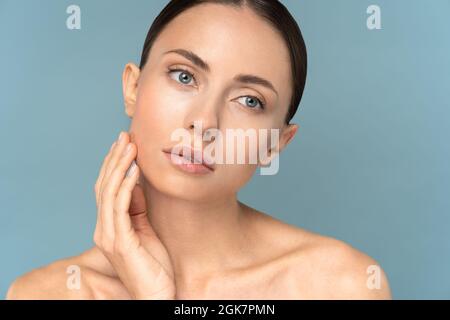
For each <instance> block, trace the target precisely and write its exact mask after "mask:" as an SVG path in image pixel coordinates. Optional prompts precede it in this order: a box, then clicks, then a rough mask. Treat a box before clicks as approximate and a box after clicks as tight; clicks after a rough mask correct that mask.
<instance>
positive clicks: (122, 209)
mask: <svg viewBox="0 0 450 320" xmlns="http://www.w3.org/2000/svg"><path fill="white" fill-rule="evenodd" d="M138 179H139V168H138V166H137V164H136V162H135V161H133V162H132V164H131V165H130V167H129V168H128V170H127V172H126V175H125V179H124V180H123V182H122V184H121V185H120V189H119V192H118V194H117V197H116V203H115V210H114V211H115V213H114V214H115V217H114V227H115V229H116V232H117V235H118V236H117V237H118V238H121V237H124V236H125V235H126V234H128V233H129V232H133V226H132V222H131V217H130V215H129V214H128V209H129V208H130V206H131V198H132V191H133V189H134V187H135V186H136V183H137V181H138Z"/></svg>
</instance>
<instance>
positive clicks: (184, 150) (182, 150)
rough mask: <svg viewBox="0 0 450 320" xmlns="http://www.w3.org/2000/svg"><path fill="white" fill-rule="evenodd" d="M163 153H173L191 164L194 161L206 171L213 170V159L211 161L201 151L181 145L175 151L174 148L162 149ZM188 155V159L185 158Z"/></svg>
mask: <svg viewBox="0 0 450 320" xmlns="http://www.w3.org/2000/svg"><path fill="white" fill-rule="evenodd" d="M163 151H164V152H166V153H174V154H177V155H179V156H183V157H184V158H185V159H188V160H190V161H191V162H194V161H195V163H198V164H203V165H204V166H205V167H207V168H208V169H210V170H212V171H214V168H215V162H214V159H212V158H211V157H209V156H208V155H207V154H205V152H202V150H199V149H194V148H192V147H191V146H189V145H182V146H178V147H177V150H175V149H174V147H170V148H165V149H163ZM176 151H179V152H176ZM189 153H190V154H191V157H190V159H189V158H188V156H187V155H188V154H189ZM205 161H206V162H205Z"/></svg>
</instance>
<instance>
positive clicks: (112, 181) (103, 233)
mask: <svg viewBox="0 0 450 320" xmlns="http://www.w3.org/2000/svg"><path fill="white" fill-rule="evenodd" d="M242 75H244V76H242ZM249 75H250V76H249ZM305 79H306V49H305V46H304V43H303V39H302V36H301V33H300V30H299V29H298V26H297V24H296V23H295V20H294V19H293V18H292V16H291V15H290V14H289V12H288V11H287V10H286V8H285V7H284V6H283V5H282V4H281V3H280V2H278V1H273V0H252V1H171V2H170V3H169V4H168V5H167V6H166V7H165V8H164V9H163V11H162V12H161V13H160V15H159V16H158V17H157V18H156V20H155V21H154V23H153V25H152V27H151V28H150V30H149V33H148V35H147V38H146V41H145V44H144V49H143V53H142V57H141V64H140V66H139V67H137V66H136V65H134V64H132V63H128V64H127V65H126V66H125V70H124V72H123V79H122V80H123V94H124V100H125V111H126V114H127V115H128V116H129V117H130V118H131V119H132V121H131V125H130V129H129V132H122V133H121V135H120V138H119V139H118V141H117V142H115V143H114V144H113V146H112V147H111V150H110V151H109V153H108V154H107V156H106V157H105V160H104V162H103V164H102V167H101V169H100V174H99V176H98V179H97V182H96V184H95V193H96V199H97V208H98V215H97V225H96V229H95V234H94V242H95V246H93V248H91V249H89V250H87V251H86V252H84V253H82V254H80V255H79V256H75V257H70V258H67V259H62V260H59V261H56V262H54V263H52V264H50V265H48V266H45V267H42V268H39V269H36V270H33V271H32V272H30V273H28V274H25V275H24V276H22V277H20V278H18V279H17V280H16V281H15V282H14V283H13V284H12V285H11V287H10V289H9V291H8V295H7V298H10V299H22V298H31V299H33V298H37V299H385V298H390V290H389V285H388V282H387V279H386V276H385V274H384V272H383V271H382V269H381V268H379V266H378V265H377V263H376V262H375V261H374V260H373V259H372V258H370V257H369V256H367V255H365V254H364V253H362V252H359V251H357V250H356V249H354V248H352V247H351V246H350V245H348V244H345V243H343V242H342V241H339V240H336V239H332V238H329V237H326V236H322V235H319V234H315V233H312V232H309V231H306V230H303V229H301V228H298V227H295V226H292V225H289V224H286V223H283V222H281V221H279V220H277V219H275V218H272V217H271V216H270V215H268V214H266V213H263V212H259V211H257V210H256V209H253V208H251V207H249V206H246V205H245V204H243V203H241V202H240V201H238V200H237V197H236V195H237V191H238V190H239V189H240V188H241V187H242V186H243V185H244V184H245V183H246V182H247V181H248V180H249V179H250V178H251V176H252V175H253V173H254V171H255V170H256V169H257V167H258V166H262V164H263V163H262V161H260V162H258V163H257V164H254V163H248V162H245V163H244V164H241V163H238V164H236V163H231V164H229V163H226V164H223V163H213V162H211V163H209V162H207V161H205V154H204V153H201V154H200V156H203V160H202V159H200V162H201V161H203V163H195V162H194V161H192V160H194V158H195V159H196V158H197V156H198V154H197V155H196V154H195V152H197V151H198V150H197V149H198V148H197V147H192V145H191V144H189V145H187V146H186V145H185V147H187V149H183V151H180V152H179V151H176V152H173V150H175V149H174V147H175V143H174V140H173V139H171V137H172V134H173V132H174V131H175V130H177V129H180V128H181V129H184V130H185V131H186V132H188V133H189V135H190V138H192V141H193V142H192V143H193V144H195V145H197V146H198V143H200V146H201V150H203V149H204V148H205V147H206V146H207V145H209V144H211V143H213V142H208V139H206V142H205V139H204V135H203V134H204V133H206V132H207V131H208V130H210V129H211V130H212V129H217V130H218V131H219V132H220V133H221V132H224V131H225V129H243V130H247V129H255V130H261V129H278V130H279V131H278V132H279V139H278V141H277V144H275V148H268V150H267V152H268V154H269V157H270V158H269V159H274V156H275V157H276V155H277V154H278V153H279V152H281V151H282V150H283V149H284V148H285V147H286V146H287V144H288V143H289V142H290V141H291V140H292V138H293V137H294V135H295V133H296V131H297V129H298V126H297V125H295V124H290V123H289V121H290V120H291V119H292V117H293V115H294V114H295V111H296V109H297V106H298V104H299V102H300V98H301V96H302V92H303V88H304V85H305ZM198 123H200V124H201V127H202V128H201V129H200V132H199V131H198V128H197V127H196V124H198ZM196 130H197V131H196ZM214 139H215V138H214ZM209 141H211V140H209ZM226 142H229V141H226ZM271 146H272V144H271ZM190 148H192V149H190ZM258 151H260V150H258ZM176 154H178V155H179V157H177V156H176ZM187 155H189V156H190V155H192V156H193V158H191V159H190V161H188V162H189V163H186V161H187V160H186V159H185V158H187V159H188V160H189V157H187ZM249 155H250V152H247V153H246V154H245V158H246V160H248V158H249ZM183 159H184V160H183ZM260 160H261V159H260ZM181 162H182V163H181ZM74 267H75V269H76V270H77V272H78V276H79V283H78V285H77V286H75V287H74V286H71V285H70V281H69V278H70V276H69V275H68V273H67V271H68V270H69V269H70V268H72V269H73V268H74ZM373 267H375V269H376V268H378V271H379V272H378V277H379V279H378V283H379V285H378V286H377V287H375V288H374V287H373V286H370V285H369V284H368V283H369V281H368V279H369V276H370V275H368V273H367V270H369V268H373ZM375 275H377V274H375Z"/></svg>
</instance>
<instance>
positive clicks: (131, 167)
mask: <svg viewBox="0 0 450 320" xmlns="http://www.w3.org/2000/svg"><path fill="white" fill-rule="evenodd" d="M135 170H136V161H134V160H133V161H132V162H131V165H130V167H129V168H128V170H127V173H126V176H127V177H130V176H131V175H132V174H133V173H134V171H135Z"/></svg>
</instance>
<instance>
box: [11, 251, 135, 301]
mask: <svg viewBox="0 0 450 320" xmlns="http://www.w3.org/2000/svg"><path fill="white" fill-rule="evenodd" d="M104 263H105V262H104V261H102V258H101V257H100V256H99V254H98V252H96V250H94V249H90V250H87V251H85V252H83V253H82V254H80V255H78V256H73V257H68V258H65V259H61V260H57V261H55V262H52V263H50V264H48V265H46V266H42V267H39V268H36V269H34V270H32V271H30V272H28V273H26V274H24V275H22V276H20V277H18V278H17V279H16V280H14V282H13V283H12V284H11V285H10V287H9V289H8V292H7V295H6V299H8V300H24V299H27V300H28V299H30V300H43V299H45V300H82V299H102V298H104V299H108V298H111V297H112V298H114V296H115V295H117V296H118V297H119V298H126V291H124V289H123V287H122V286H121V284H120V283H119V282H118V280H117V279H116V278H115V276H114V274H111V273H110V271H109V270H108V268H107V266H106V265H105V264H104Z"/></svg>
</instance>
